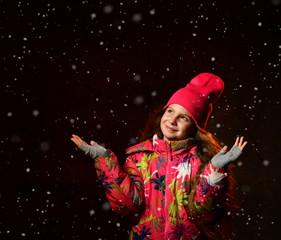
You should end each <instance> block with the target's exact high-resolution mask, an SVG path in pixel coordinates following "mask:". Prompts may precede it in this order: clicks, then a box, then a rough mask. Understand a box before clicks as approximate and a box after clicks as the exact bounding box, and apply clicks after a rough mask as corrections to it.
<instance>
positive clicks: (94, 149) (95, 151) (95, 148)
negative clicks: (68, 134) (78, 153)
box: [71, 134, 106, 159]
mask: <svg viewBox="0 0 281 240" xmlns="http://www.w3.org/2000/svg"><path fill="white" fill-rule="evenodd" d="M71 140H72V141H73V142H74V143H75V144H76V146H77V147H78V148H79V149H81V150H82V151H83V152H84V153H85V155H89V156H90V157H91V158H93V159H95V158H97V157H99V156H101V155H103V154H104V153H105V152H106V149H105V148H104V147H102V146H100V145H98V144H97V143H96V142H95V141H91V142H90V143H91V145H89V144H88V143H86V142H85V141H83V140H82V139H81V138H80V137H78V136H77V135H74V134H72V138H71Z"/></svg>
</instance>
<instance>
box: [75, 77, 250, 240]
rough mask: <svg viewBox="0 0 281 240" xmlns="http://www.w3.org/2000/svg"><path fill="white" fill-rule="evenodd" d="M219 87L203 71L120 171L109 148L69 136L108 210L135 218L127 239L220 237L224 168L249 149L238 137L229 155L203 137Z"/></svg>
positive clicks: (163, 113) (211, 139)
mask: <svg viewBox="0 0 281 240" xmlns="http://www.w3.org/2000/svg"><path fill="white" fill-rule="evenodd" d="M223 87H224V83H223V81H222V80H221V79H220V78H219V77H218V76H216V75H213V74H210V73H202V74H199V75H198V76H196V77H195V78H194V79H192V80H191V82H190V83H188V84H187V85H186V87H184V88H182V89H179V90H178V91H176V92H175V93H174V94H173V96H172V97H171V98H170V100H169V101H168V103H167V104H166V106H165V107H164V108H163V111H161V112H160V113H159V114H158V116H157V117H156V118H155V122H154V126H152V132H153V135H149V134H148V135H147V134H144V138H148V139H146V140H145V141H143V142H141V143H139V144H137V145H135V146H132V147H130V148H128V149H127V154H128V155H129V156H128V158H127V160H126V162H125V164H124V166H123V168H122V167H121V166H120V164H119V163H118V160H117V157H116V156H115V154H114V153H113V152H112V151H111V150H109V149H105V148H103V147H102V146H99V145H98V144H97V143H96V142H94V141H91V142H90V144H91V145H88V144H87V143H86V142H84V141H83V140H81V139H80V138H79V137H78V136H77V135H74V134H73V135H72V138H71V140H72V141H73V142H74V143H75V144H76V145H77V146H78V148H79V149H81V150H82V151H83V152H84V153H85V154H87V155H89V156H90V157H91V158H93V159H94V161H95V168H96V172H97V176H98V178H99V179H100V181H101V183H102V185H103V186H104V188H105V192H106V196H107V198H108V201H109V202H110V204H111V206H112V209H113V210H114V211H116V212H118V213H120V214H121V215H125V214H132V213H138V214H139V216H140V219H139V222H138V224H137V225H135V226H134V227H133V229H132V230H131V232H130V239H134V240H139V239H154V240H157V239H169V240H177V239H182V240H184V239H203V238H204V237H206V236H207V237H209V238H213V239H220V238H221V237H220V236H219V235H217V234H216V233H215V232H214V229H215V228H214V226H215V224H216V222H217V220H218V219H219V218H220V217H221V214H222V212H223V207H224V205H225V202H226V201H227V198H226V191H227V188H228V187H229V184H228V179H229V172H228V165H229V164H230V163H232V162H234V161H235V160H236V159H237V158H238V157H239V155H240V154H241V153H242V150H243V148H244V147H245V145H246V144H247V142H245V141H244V140H243V137H241V138H240V137H237V139H236V141H235V144H234V145H233V147H232V148H231V149H230V151H228V152H227V146H225V147H224V148H221V147H220V145H219V143H218V142H217V140H216V139H215V137H214V136H213V135H212V134H211V133H209V132H207V131H205V128H206V124H207V121H208V118H209V115H210V113H211V111H212V103H214V102H215V101H217V100H218V98H219V96H220V95H221V92H222V90H223ZM145 135H147V136H145Z"/></svg>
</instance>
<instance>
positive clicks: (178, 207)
mask: <svg viewBox="0 0 281 240" xmlns="http://www.w3.org/2000/svg"><path fill="white" fill-rule="evenodd" d="M195 149H196V146H195V145H194V143H193V141H192V139H187V140H182V141H174V142H166V141H164V140H162V139H157V137H154V138H153V140H152V139H151V140H147V141H145V142H142V143H140V144H137V145H135V146H132V147H130V148H129V149H127V154H128V155H129V156H128V158H127V160H126V162H125V164H124V166H123V168H122V167H121V166H120V164H119V162H118V160H117V157H116V155H115V154H114V153H113V152H112V151H110V150H107V151H106V153H105V154H104V155H103V156H100V157H99V158H97V159H96V160H95V167H96V171H97V176H98V178H99V179H100V181H101V183H102V185H103V186H104V188H105V190H106V191H105V193H106V196H107V198H108V200H109V202H110V204H111V206H112V209H113V210H114V211H116V212H118V213H120V214H121V215H125V214H130V213H134V212H139V211H141V210H142V211H141V213H142V215H141V218H140V220H139V223H138V224H137V225H135V226H134V227H133V229H132V231H131V233H130V237H129V238H130V239H134V240H135V239H137V240H138V239H144V240H147V239H170V240H172V239H183V240H184V239H198V236H199V235H200V232H199V230H198V228H197V227H196V225H195V224H194V223H193V222H192V221H191V220H190V218H189V214H188V211H187V208H188V198H189V195H190V191H191V188H192V186H191V178H192V177H194V176H195V174H196V172H197V170H198V169H199V167H200V159H199V158H198V156H197V155H196V153H195ZM227 176H228V174H227V172H225V169H223V168H215V167H214V166H212V165H211V163H209V164H207V166H206V167H205V169H204V171H203V172H202V173H201V175H200V180H199V184H198V186H197V192H196V195H195V202H194V206H195V209H196V214H202V216H204V217H206V216H207V215H208V213H210V212H211V211H212V210H213V208H214V207H215V206H216V199H220V196H223V194H224V193H225V186H226V184H227V181H226V178H227ZM206 214H207V215H206ZM211 216H212V214H209V217H211Z"/></svg>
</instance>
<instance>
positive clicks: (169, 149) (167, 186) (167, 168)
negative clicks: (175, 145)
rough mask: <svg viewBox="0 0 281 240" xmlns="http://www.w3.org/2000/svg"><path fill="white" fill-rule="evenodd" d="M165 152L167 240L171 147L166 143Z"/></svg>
mask: <svg viewBox="0 0 281 240" xmlns="http://www.w3.org/2000/svg"><path fill="white" fill-rule="evenodd" d="M166 145H167V152H168V164H167V167H166V181H165V214H166V217H165V239H166V240H168V233H167V232H168V226H169V208H168V207H169V206H168V195H169V194H168V190H169V181H170V176H169V169H170V162H171V147H170V144H169V143H168V142H167V143H166Z"/></svg>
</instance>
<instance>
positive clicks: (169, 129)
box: [165, 125, 176, 132]
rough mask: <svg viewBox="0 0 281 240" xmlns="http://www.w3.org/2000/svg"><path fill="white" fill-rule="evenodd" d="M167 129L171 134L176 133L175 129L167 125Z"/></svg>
mask: <svg viewBox="0 0 281 240" xmlns="http://www.w3.org/2000/svg"><path fill="white" fill-rule="evenodd" d="M165 127H166V128H167V130H168V131H169V132H176V130H175V129H173V128H171V127H169V126H167V125H165Z"/></svg>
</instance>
